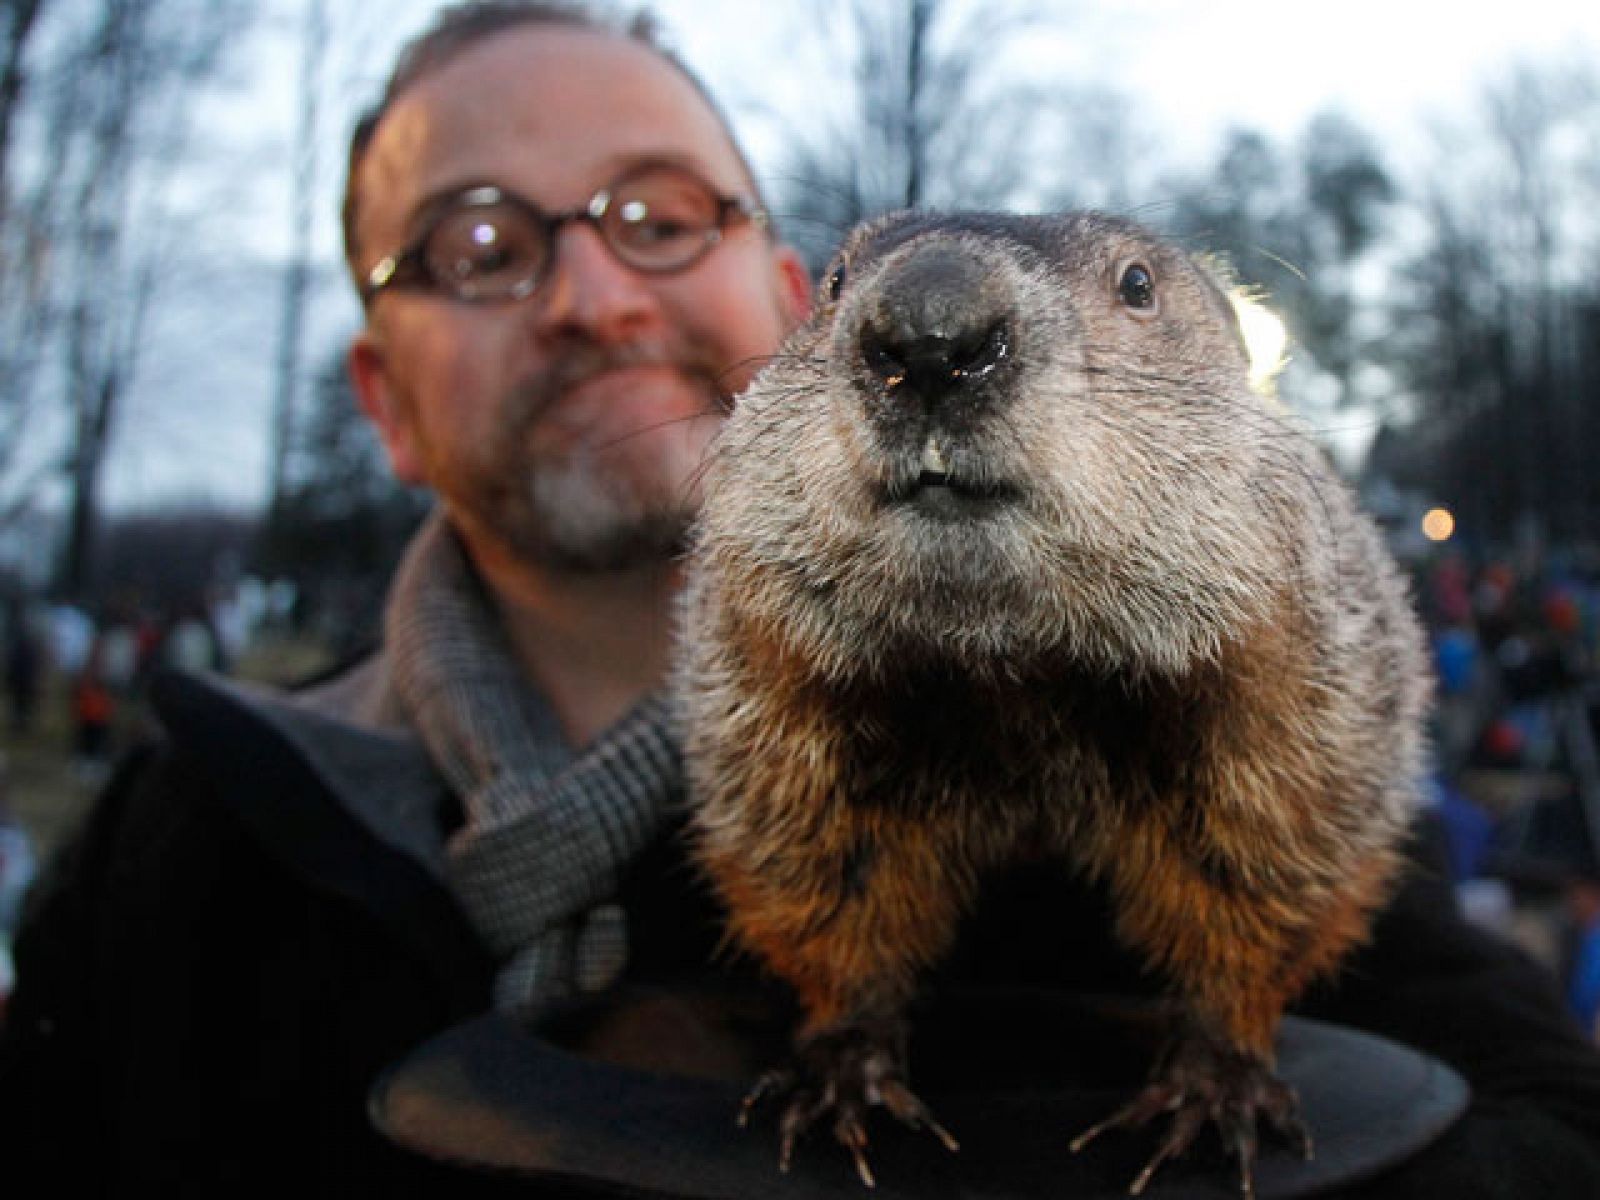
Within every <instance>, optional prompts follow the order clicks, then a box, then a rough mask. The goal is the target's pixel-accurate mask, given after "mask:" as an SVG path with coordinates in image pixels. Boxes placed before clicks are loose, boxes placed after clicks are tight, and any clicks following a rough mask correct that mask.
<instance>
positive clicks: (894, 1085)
mask: <svg viewBox="0 0 1600 1200" xmlns="http://www.w3.org/2000/svg"><path fill="white" fill-rule="evenodd" d="M902 1040H903V1039H902V1038H901V1037H900V1036H899V1035H898V1034H897V1033H895V1032H894V1031H892V1030H886V1029H885V1030H874V1029H867V1028H863V1027H861V1026H849V1027H847V1028H845V1029H841V1030H837V1031H834V1032H830V1033H826V1034H822V1035H819V1036H817V1037H814V1038H811V1039H809V1040H807V1041H805V1042H803V1043H802V1044H801V1045H800V1046H799V1048H798V1050H797V1052H796V1055H795V1059H794V1062H793V1063H792V1064H791V1065H790V1066H788V1067H784V1068H782V1069H780V1070H776V1071H769V1072H768V1073H767V1074H765V1075H763V1076H762V1077H761V1078H760V1079H759V1080H758V1081H757V1082H756V1085H755V1087H754V1088H752V1089H751V1090H750V1094H749V1095H747V1096H746V1097H745V1098H744V1104H743V1105H742V1106H741V1107H740V1110H739V1124H740V1125H745V1124H747V1123H748V1122H749V1119H750V1113H751V1111H752V1110H753V1109H754V1108H755V1107H756V1105H758V1104H759V1103H761V1101H762V1100H764V1099H766V1098H768V1097H769V1096H770V1097H775V1098H777V1099H780V1100H783V1101H784V1107H783V1115H782V1116H781V1117H780V1118H779V1122H778V1130H779V1137H780V1142H779V1149H778V1167H779V1169H780V1170H784V1171H787V1170H788V1169H789V1160H790V1157H791V1155H792V1154H793V1151H794V1143H795V1139H796V1138H798V1137H799V1136H800V1135H801V1134H802V1133H804V1132H805V1131H806V1130H808V1129H810V1128H811V1126H812V1125H814V1124H816V1122H817V1121H818V1120H819V1119H820V1118H822V1117H823V1116H825V1115H827V1114H828V1113H832V1114H833V1136H834V1137H835V1138H837V1139H838V1140H839V1142H840V1144H841V1145H843V1146H844V1147H845V1148H846V1149H848V1150H849V1151H850V1155H851V1157H852V1158H853V1159H854V1160H855V1164H856V1173H857V1174H858V1175H860V1176H861V1181H862V1182H863V1183H865V1184H866V1185H867V1186H868V1187H872V1186H874V1180H873V1177H872V1168H871V1167H870V1166H869V1165H868V1163H867V1130H866V1125H865V1124H864V1121H865V1118H866V1113H867V1109H868V1108H870V1107H872V1106H874V1105H877V1106H881V1107H883V1108H886V1109H888V1110H889V1112H891V1113H893V1114H894V1115H895V1116H896V1117H898V1118H899V1119H900V1120H901V1121H902V1122H904V1123H905V1124H906V1125H909V1126H910V1127H911V1128H913V1129H922V1128H926V1129H928V1130H930V1131H931V1132H932V1133H933V1134H934V1135H935V1136H936V1137H937V1138H938V1139H939V1140H940V1141H941V1142H943V1143H944V1145H945V1148H946V1149H948V1150H951V1151H954V1150H956V1149H958V1147H957V1145H956V1140H955V1138H953V1137H951V1136H950V1134H949V1132H948V1131H947V1130H946V1129H945V1128H944V1127H943V1126H942V1125H940V1124H939V1122H938V1121H936V1120H934V1118H933V1114H932V1113H931V1112H929V1111H928V1107H927V1105H925V1104H923V1102H922V1101H921V1100H920V1099H918V1098H917V1096H916V1095H915V1094H914V1093H913V1092H912V1091H911V1089H910V1088H909V1087H907V1086H906V1082H905V1069H904V1065H903V1064H904V1055H903V1053H902V1052H901V1050H900V1048H899V1047H900V1043H901V1041H902Z"/></svg>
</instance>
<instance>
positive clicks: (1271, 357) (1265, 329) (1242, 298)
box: [1191, 254, 1288, 396]
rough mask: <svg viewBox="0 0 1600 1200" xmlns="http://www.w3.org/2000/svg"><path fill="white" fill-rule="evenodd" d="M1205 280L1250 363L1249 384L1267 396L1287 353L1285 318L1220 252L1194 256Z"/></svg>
mask: <svg viewBox="0 0 1600 1200" xmlns="http://www.w3.org/2000/svg"><path fill="white" fill-rule="evenodd" d="M1191 257H1192V258H1193V261H1194V264H1195V266H1196V267H1197V268H1198V269H1199V272H1200V276H1201V278H1202V279H1203V280H1204V281H1205V290H1206V300H1207V302H1208V303H1210V304H1211V305H1212V306H1213V307H1214V308H1215V309H1216V311H1217V313H1218V315H1219V316H1221V318H1222V319H1223V321H1224V322H1226V323H1227V326H1228V328H1229V329H1230V330H1232V331H1233V337H1234V340H1235V341H1236V342H1237V344H1238V347H1239V351H1240V353H1242V354H1243V355H1244V358H1245V361H1246V363H1248V364H1249V371H1250V386H1251V387H1252V388H1253V389H1254V390H1255V391H1257V392H1259V393H1261V394H1262V395H1264V396H1271V395H1274V394H1275V393H1276V391H1277V378H1278V375H1279V373H1280V372H1281V371H1282V370H1283V368H1284V366H1285V365H1286V364H1287V362H1288V360H1287V359H1286V358H1285V357H1284V349H1285V343H1286V334H1285V331H1284V328H1283V322H1282V321H1281V320H1279V319H1278V317H1277V315H1276V314H1275V313H1273V312H1272V310H1271V309H1270V308H1269V307H1268V306H1267V302H1266V295H1265V293H1263V292H1261V291H1260V290H1259V289H1257V288H1252V287H1248V286H1246V285H1245V284H1243V283H1240V282H1239V277H1238V275H1237V274H1236V273H1235V272H1234V270H1233V265H1232V264H1231V263H1230V262H1229V261H1228V260H1227V259H1226V258H1225V257H1224V256H1222V255H1220V254H1196V255H1192V256H1191Z"/></svg>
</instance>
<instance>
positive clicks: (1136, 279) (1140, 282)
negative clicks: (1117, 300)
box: [1117, 263, 1156, 314]
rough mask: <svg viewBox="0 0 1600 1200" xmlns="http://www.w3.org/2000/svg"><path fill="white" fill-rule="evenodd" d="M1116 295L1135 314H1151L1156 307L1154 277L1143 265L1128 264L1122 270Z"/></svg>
mask: <svg viewBox="0 0 1600 1200" xmlns="http://www.w3.org/2000/svg"><path fill="white" fill-rule="evenodd" d="M1117 295H1118V296H1120V297H1121V298H1122V302H1123V303H1124V304H1126V305H1127V306H1128V307H1129V308H1131V309H1133V310H1134V311H1135V312H1140V313H1146V314H1148V313H1151V312H1154V311H1155V307H1156V277H1155V276H1154V275H1152V274H1151V273H1150V268H1149V267H1147V266H1145V265H1144V264H1143V263H1129V264H1128V265H1127V266H1126V267H1124V268H1123V270H1122V279H1121V280H1120V281H1119V282H1118V284H1117Z"/></svg>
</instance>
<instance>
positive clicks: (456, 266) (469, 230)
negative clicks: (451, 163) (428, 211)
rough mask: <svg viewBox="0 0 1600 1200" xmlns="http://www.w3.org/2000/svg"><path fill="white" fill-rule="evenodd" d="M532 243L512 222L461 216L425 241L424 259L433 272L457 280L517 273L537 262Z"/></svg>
mask: <svg viewBox="0 0 1600 1200" xmlns="http://www.w3.org/2000/svg"><path fill="white" fill-rule="evenodd" d="M535 241H536V239H534V238H532V237H531V236H530V235H529V233H528V232H527V231H526V230H524V229H521V228H520V227H519V225H518V224H517V223H516V222H506V221H502V220H493V219H490V218H489V217H488V216H487V215H482V214H463V215H461V216H460V217H458V218H457V219H455V220H453V221H446V222H444V223H442V224H441V225H440V226H439V228H438V229H436V230H435V231H434V234H433V237H432V238H431V239H430V240H429V245H428V259H429V261H430V262H431V263H432V265H433V268H434V270H435V271H436V272H438V273H440V274H441V275H444V276H446V277H448V278H452V279H458V280H470V279H481V278H483V277H484V276H487V275H495V274H499V273H502V272H506V271H520V270H522V269H524V268H525V267H526V266H527V265H528V264H529V262H530V261H537V255H536V253H535V251H536V250H537V246H536V245H535Z"/></svg>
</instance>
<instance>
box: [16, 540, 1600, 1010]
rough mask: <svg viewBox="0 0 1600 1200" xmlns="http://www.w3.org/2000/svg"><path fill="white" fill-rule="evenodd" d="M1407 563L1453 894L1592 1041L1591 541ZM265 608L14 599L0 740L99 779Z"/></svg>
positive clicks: (1598, 677)
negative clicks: (1550, 978)
mask: <svg viewBox="0 0 1600 1200" xmlns="http://www.w3.org/2000/svg"><path fill="white" fill-rule="evenodd" d="M1414 570H1415V573H1416V580H1415V583H1416V594H1417V599H1418V605H1419V608H1420V610H1421V613H1422V615H1423V617H1424V620H1425V622H1426V625H1427V628H1428V633H1429V637H1430V639H1431V642H1432V651H1433V661H1434V667H1435V671H1436V673H1437V677H1438V678H1437V682H1438V706H1437V710H1436V715H1435V721H1434V729H1433V748H1434V760H1435V771H1434V773H1433V776H1432V777H1431V779H1430V780H1429V798H1430V801H1431V802H1432V803H1433V804H1434V805H1436V807H1437V810H1438V812H1439V813H1440V815H1441V816H1442V817H1443V819H1444V823H1445V826H1446V828H1447V830H1448V831H1449V835H1450V846H1451V854H1452V868H1453V870H1454V872H1455V882H1456V885H1457V889H1458V891H1459V894H1460V896H1461V898H1462V902H1463V904H1464V905H1465V906H1466V908H1467V911H1468V912H1469V914H1470V915H1472V916H1474V917H1475V918H1476V919H1478V920H1480V921H1481V922H1483V923H1485V924H1487V925H1489V926H1491V927H1494V928H1496V929H1498V930H1500V931H1501V932H1503V933H1505V934H1506V935H1507V936H1509V937H1511V938H1513V939H1515V940H1516V941H1518V942H1519V943H1520V944H1522V945H1523V946H1524V947H1525V948H1526V949H1527V950H1528V951H1529V952H1530V953H1532V954H1533V955H1534V956H1535V957H1537V958H1539V959H1540V960H1541V961H1543V962H1544V963H1545V964H1546V965H1547V966H1549V967H1550V969H1551V970H1553V971H1555V972H1556V973H1557V975H1558V977H1559V978H1560V980H1561V982H1562V985H1563V987H1564V988H1565V989H1566V992H1567V996H1568V1001H1569V1004H1570V1006H1571V1008H1572V1010H1573V1012H1574V1013H1575V1015H1577V1017H1578V1018H1579V1020H1580V1021H1581V1022H1583V1024H1584V1026H1585V1027H1586V1028H1589V1029H1592V1030H1595V1031H1596V1036H1597V1037H1600V754H1597V752H1596V745H1597V743H1600V670H1597V667H1600V553H1596V554H1595V555H1592V556H1590V555H1584V554H1580V553H1577V552H1571V551H1560V552H1547V553H1539V554H1523V555H1520V556H1516V557H1505V558H1485V559H1482V560H1474V559H1472V558H1470V557H1468V556H1466V555H1464V554H1461V553H1454V552H1445V553H1442V554H1439V555H1437V556H1435V557H1433V558H1431V559H1429V560H1427V561H1425V562H1421V563H1418V564H1416V565H1415V568H1414ZM260 608H261V606H260V605H254V606H252V605H249V604H241V603H239V601H238V597H237V596H235V595H233V594H231V593H229V592H227V591H226V590H222V591H218V592H214V593H211V594H208V595H205V596H196V597H194V598H192V599H191V600H190V601H188V602H186V603H182V604H179V605H176V606H167V607H164V608H157V607H153V606H141V605H138V604H131V603H121V604H109V605H107V606H106V607H105V608H104V609H103V610H102V611H100V612H90V611H86V610H84V609H82V608H78V607H73V606H66V605H50V604H46V603H43V602H40V601H28V600H25V599H22V598H19V597H12V598H11V599H10V600H8V601H7V602H6V603H5V604H4V605H3V606H0V639H3V644H4V647H5V694H6V704H7V711H6V714H5V719H6V722H7V728H8V729H9V735H10V736H9V741H10V742H11V744H13V745H14V744H16V743H17V742H18V741H22V740H26V739H29V738H35V739H37V738H39V737H41V736H46V734H45V731H46V730H49V731H50V733H51V734H52V735H53V736H54V737H55V739H56V740H57V741H58V742H60V743H61V744H63V745H65V746H67V747H69V748H70V756H71V770H72V773H73V775H74V776H75V777H76V779H77V780H78V781H79V782H80V783H81V784H83V785H84V786H85V787H87V788H93V787H95V786H97V785H98V784H99V783H100V782H101V780H103V778H104V777H105V775H106V773H107V772H108V771H109V769H110V767H111V764H112V763H113V761H114V760H115V757H116V755H117V753H118V752H119V751H120V749H121V748H123V747H124V746H125V745H126V744H127V743H128V742H129V741H131V740H132V739H133V738H135V737H137V736H138V735H139V732H140V730H141V726H142V722H143V721H145V720H146V719H147V718H146V717H145V712H144V703H143V696H144V691H145V687H146V684H147V682H148V680H149V678H150V676H151V674H152V673H153V672H154V671H155V670H156V669H157V668H159V667H162V666H171V667H177V668H180V669H184V670H190V671H195V670H201V671H206V670H214V671H224V672H226V671H230V670H232V669H233V668H234V667H235V666H236V664H237V663H238V661H239V658H240V656H241V655H242V654H244V653H245V651H246V650H247V648H248V645H249V643H250V640H251V638H252V636H253V634H254V633H255V632H256V630H257V629H258V627H259V625H260V622H261V620H262V616H263V614H262V612H261V611H257V610H258V609H260ZM286 611H287V610H286ZM50 706H55V710H54V711H52V709H51V707H50ZM4 787H5V764H4V760H3V758H0V997H3V996H4V994H5V992H6V985H7V980H6V978H5V974H6V963H5V960H4V946H5V939H6V935H7V933H8V931H9V930H10V929H12V928H14V924H15V920H16V917H17V909H18V906H19V904H20V899H21V893H22V891H23V889H24V888H25V887H26V885H27V883H28V881H30V880H31V879H32V878H33V876H34V874H35V871H36V867H37V863H36V853H35V851H34V850H33V848H32V847H31V846H30V844H29V838H28V834H27V832H26V831H25V830H24V829H23V828H22V826H21V824H20V823H19V822H18V821H17V820H16V819H15V816H14V814H13V813H12V812H11V810H10V806H9V805H8V804H7V801H6V797H5V792H4Z"/></svg>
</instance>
